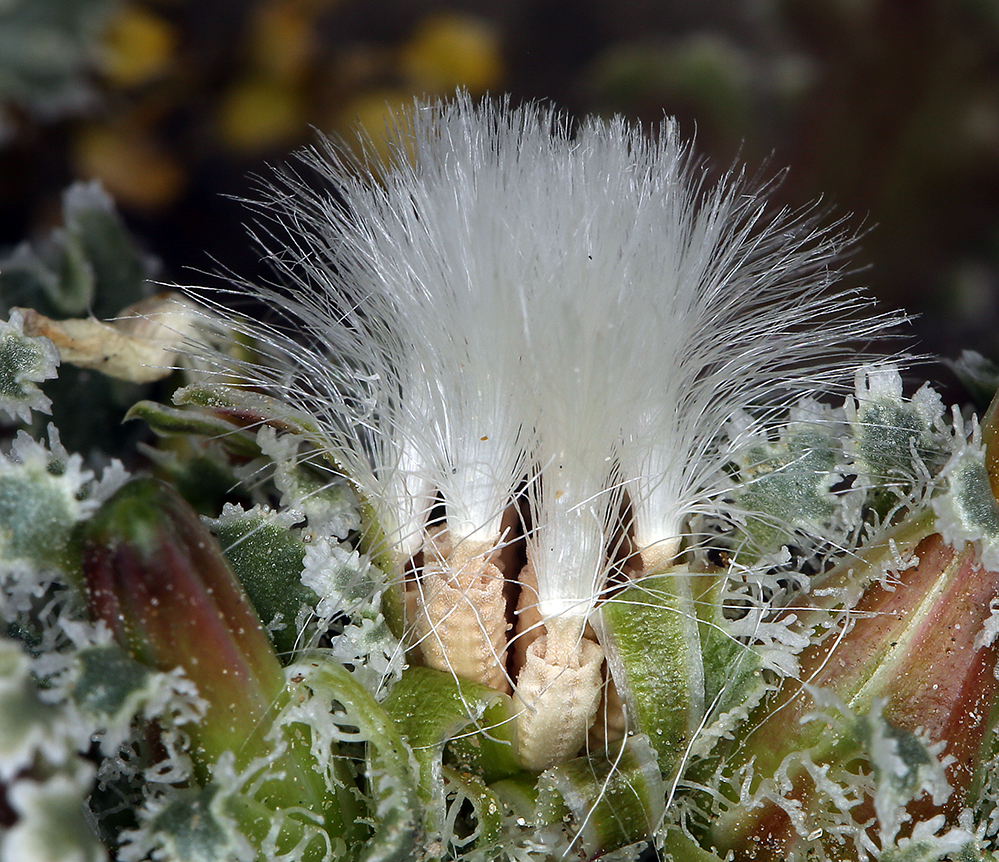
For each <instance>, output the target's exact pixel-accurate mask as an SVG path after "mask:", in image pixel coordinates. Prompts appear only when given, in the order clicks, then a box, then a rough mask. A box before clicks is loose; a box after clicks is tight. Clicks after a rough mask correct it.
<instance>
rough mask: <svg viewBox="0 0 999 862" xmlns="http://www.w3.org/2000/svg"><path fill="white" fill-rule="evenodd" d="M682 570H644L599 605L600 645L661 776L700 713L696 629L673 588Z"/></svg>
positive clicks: (678, 755) (679, 753)
mask: <svg viewBox="0 0 999 862" xmlns="http://www.w3.org/2000/svg"><path fill="white" fill-rule="evenodd" d="M689 578H690V575H689V574H688V573H687V572H685V571H680V570H674V571H672V572H669V573H667V574H662V575H651V576H649V577H645V578H643V579H642V580H641V581H640V582H638V583H636V584H634V585H633V586H630V587H628V588H627V589H626V590H623V591H622V592H620V593H618V594H617V595H616V596H614V597H613V598H612V599H610V600H609V601H607V602H605V603H604V604H603V605H602V606H601V609H600V619H601V623H602V629H603V630H602V632H601V638H600V642H601V644H602V645H603V647H604V650H605V652H606V653H607V662H608V666H609V667H610V668H611V672H612V673H613V677H614V682H615V685H616V686H617V688H618V693H619V694H620V696H621V699H622V701H623V702H624V704H625V705H626V707H627V709H628V715H629V718H632V719H633V720H634V726H635V727H637V728H638V730H639V731H640V732H642V733H644V734H646V735H647V737H648V739H649V742H650V743H651V745H652V747H653V748H654V749H655V751H656V752H657V754H658V757H659V765H660V767H661V768H662V771H663V772H664V773H666V774H667V775H670V774H672V773H673V772H674V771H675V770H676V768H677V765H678V764H679V761H680V759H681V757H682V756H683V753H684V751H685V750H686V748H687V745H688V743H689V741H690V738H691V734H692V732H693V729H694V728H695V727H696V723H697V722H698V721H699V720H700V717H701V711H702V710H703V703H704V701H703V679H704V674H703V669H702V665H701V652H700V644H699V643H697V642H696V639H697V637H698V636H697V629H696V626H694V627H693V639H694V640H695V642H693V643H692V642H691V639H692V626H691V625H690V624H689V623H690V622H691V621H690V620H687V619H686V618H685V615H686V614H689V613H690V610H689V602H687V601H684V599H683V597H682V596H680V595H679V591H680V590H681V589H683V588H684V586H683V583H682V579H689Z"/></svg>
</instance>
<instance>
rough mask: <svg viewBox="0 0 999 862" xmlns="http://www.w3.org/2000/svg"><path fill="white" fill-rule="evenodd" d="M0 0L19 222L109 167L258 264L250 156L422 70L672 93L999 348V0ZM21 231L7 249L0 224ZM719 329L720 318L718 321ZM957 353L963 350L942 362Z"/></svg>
mask: <svg viewBox="0 0 999 862" xmlns="http://www.w3.org/2000/svg"><path fill="white" fill-rule="evenodd" d="M3 5H4V8H3V9H2V10H0V98H2V104H3V106H4V107H3V112H2V114H0V246H2V247H9V246H11V245H13V244H14V243H16V242H18V241H20V240H22V239H26V238H29V237H37V236H40V235H42V234H44V233H45V232H46V231H47V230H49V229H50V228H51V227H52V225H53V224H55V223H57V222H58V220H59V218H60V212H59V200H60V192H61V190H62V189H63V188H64V187H65V186H67V185H68V184H69V183H70V182H72V181H73V180H74V179H76V178H94V177H96V178H99V179H100V180H101V181H102V182H103V184H104V186H105V187H106V188H107V189H108V190H109V191H110V192H111V193H112V194H113V196H114V197H115V199H116V201H117V203H118V206H119V208H120V209H121V211H122V213H123V214H124V216H125V218H126V220H127V222H128V224H129V226H130V227H131V228H132V229H133V230H134V231H135V232H136V233H137V235H138V236H140V237H141V238H142V242H143V243H144V244H145V246H146V248H147V250H148V251H149V252H151V253H152V254H155V255H156V256H158V257H159V258H160V259H161V261H162V269H161V277H162V278H163V279H165V280H169V281H180V282H192V281H197V280H198V279H199V278H200V277H199V276H198V275H197V274H195V273H192V272H191V271H190V270H189V269H188V268H192V267H193V268H195V269H216V268H217V266H216V264H214V263H213V262H212V260H213V259H215V260H217V261H219V262H220V263H221V264H224V265H225V266H227V267H230V268H232V269H234V270H236V271H237V272H240V273H242V274H246V275H250V276H252V275H253V273H254V269H255V267H256V266H257V263H256V260H255V252H254V251H253V249H252V247H251V246H250V245H249V243H248V242H247V241H246V238H245V233H244V230H243V222H244V221H245V220H246V215H245V212H244V210H243V208H242V206H241V205H240V204H239V203H238V202H236V201H234V200H232V199H231V198H230V197H228V196H232V195H235V196H239V195H246V194H251V193H252V188H253V186H252V182H251V180H250V179H248V177H249V176H250V175H252V174H260V173H265V172H266V168H265V166H266V165H267V164H268V163H270V164H274V163H278V162H281V161H282V160H284V159H285V157H286V156H287V155H288V154H289V153H290V152H291V151H293V150H294V149H295V148H297V147H299V146H301V145H303V144H305V143H308V142H309V141H310V139H312V138H313V136H314V134H315V132H314V131H313V129H319V130H322V131H327V132H339V133H347V132H348V131H349V129H350V128H351V126H352V124H354V123H355V122H357V121H360V122H361V123H362V124H363V125H364V126H366V127H367V128H368V130H369V132H370V133H371V134H372V135H374V136H376V137H377V136H378V134H379V129H380V128H381V127H382V123H383V115H384V110H385V106H386V105H392V106H397V105H399V104H403V103H407V102H409V101H410V100H411V99H412V97H413V95H414V94H424V93H426V94H441V95H446V94H448V93H451V92H453V91H454V88H455V87H456V86H464V87H467V88H468V89H469V90H471V91H472V92H473V93H484V92H486V91H489V92H494V93H499V92H508V93H510V94H511V95H512V98H513V99H514V101H520V100H523V99H534V98H545V99H550V100H552V101H553V102H554V103H555V104H556V105H558V106H560V107H562V108H564V109H565V110H567V111H569V112H571V113H573V114H577V115H580V114H583V113H588V112H597V113H600V114H603V115H612V114H615V113H620V114H623V115H625V116H627V117H631V118H636V119H640V120H642V121H644V122H647V123H651V122H656V121H658V120H659V119H660V118H661V117H662V116H663V115H664V114H671V115H675V116H676V117H677V118H678V119H679V121H680V124H681V128H682V130H683V131H684V133H685V134H687V135H694V134H695V133H696V137H697V148H698V150H699V151H700V152H702V153H704V154H706V155H708V156H709V157H710V158H711V159H712V160H713V161H714V162H716V163H717V164H719V165H720V166H721V167H726V166H728V165H729V164H730V163H731V162H732V161H733V160H734V159H735V158H736V157H738V158H739V159H741V160H743V161H745V162H746V163H747V164H748V165H749V166H750V169H751V170H753V171H755V170H758V169H759V168H761V166H766V167H765V170H766V171H768V172H770V173H774V172H776V171H777V170H778V169H780V168H783V167H788V168H789V169H790V170H789V172H788V174H787V177H786V179H785V181H784V182H783V184H782V185H781V187H780V189H779V191H778V193H777V194H778V197H779V200H780V201H781V202H783V203H786V204H788V205H790V206H792V207H797V206H802V205H804V204H807V203H809V202H811V201H813V200H815V199H816V198H820V197H821V198H822V200H823V201H824V203H826V204H828V205H830V206H831V207H832V208H833V211H834V212H835V213H837V214H840V215H848V216H849V218H850V220H851V223H852V224H854V225H855V226H856V227H858V229H862V230H864V231H865V235H864V237H863V240H862V243H861V246H860V249H859V251H858V252H857V253H856V255H855V257H854V262H855V263H856V264H857V265H858V267H860V268H862V271H861V272H860V273H859V274H858V275H857V276H856V278H857V280H858V281H860V282H863V283H865V284H867V285H868V286H869V287H870V288H871V289H872V290H873V291H874V292H875V293H876V294H877V295H878V296H879V297H880V298H881V299H882V300H883V302H884V303H886V304H887V305H889V306H891V307H904V308H906V309H908V310H909V311H912V312H915V313H917V314H919V315H921V317H920V318H919V320H918V321H917V322H916V323H915V331H916V334H917V335H918V338H919V341H920V349H922V350H925V351H928V352H933V353H941V354H944V355H956V354H957V353H959V352H960V351H961V350H962V349H963V348H973V349H976V350H978V351H980V352H982V353H984V354H986V355H987V356H989V357H991V358H992V359H995V360H999V339H997V337H996V327H997V322H999V2H996V0H659V2H652V0H615V2H597V0H504V2H492V0H477V2H476V0H469V2H463V3H461V2H453V3H438V2H418V0H124V2H108V0H13V2H9V3H6V4H3ZM0 250H2V249H0ZM707 335H708V334H706V336H707ZM940 374H941V375H943V372H940Z"/></svg>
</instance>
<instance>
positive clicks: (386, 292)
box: [251, 94, 897, 768]
mask: <svg viewBox="0 0 999 862" xmlns="http://www.w3.org/2000/svg"><path fill="white" fill-rule="evenodd" d="M373 152H374V150H373V149H369V150H368V152H367V153H366V158H367V161H365V157H364V156H362V157H361V158H357V157H353V156H351V155H349V154H348V153H347V151H346V150H345V149H344V148H341V147H340V146H339V145H337V144H333V143H329V142H325V143H324V144H323V145H321V146H320V147H319V148H317V149H316V150H314V151H311V152H309V153H307V154H306V156H305V158H304V161H305V163H306V164H307V165H308V166H309V167H310V168H312V169H313V170H314V171H316V172H317V173H318V175H319V176H320V177H321V178H322V179H324V180H325V181H326V182H327V183H328V186H327V187H326V188H317V187H315V186H314V185H313V184H312V183H311V182H308V181H306V180H303V179H300V178H299V177H298V176H296V175H293V174H290V173H288V174H286V175H284V176H283V177H282V178H281V179H280V180H279V181H278V182H277V184H276V185H275V186H274V187H272V188H271V189H270V193H269V195H268V198H267V200H266V201H265V203H264V204H263V205H262V207H261V211H262V212H263V213H265V214H267V215H268V216H270V217H272V218H273V219H274V225H275V226H274V227H273V228H272V229H271V230H270V231H269V234H268V236H265V237H263V240H262V241H263V243H264V245H265V247H267V250H268V253H269V256H270V257H271V258H272V261H273V263H274V265H275V267H276V269H277V271H278V272H279V274H280V279H279V283H277V284H275V285H272V286H270V287H259V286H257V287H254V288H253V290H254V292H255V293H256V295H257V296H258V297H262V298H263V299H265V300H266V301H267V302H268V303H269V304H270V305H271V306H272V307H273V308H274V309H275V310H276V311H277V312H278V313H279V314H281V315H282V316H283V317H284V318H285V322H284V323H275V324H271V325H268V326H264V325H262V324H253V325H252V326H251V331H252V332H253V334H255V335H256V336H257V337H258V340H259V342H260V343H261V344H262V345H263V349H264V350H265V352H269V353H271V354H272V355H273V357H275V359H276V360H277V361H276V362H275V363H274V365H273V366H271V367H268V368H260V369H257V370H256V371H255V377H256V379H255V381H254V382H255V383H256V384H257V385H269V386H270V387H271V389H272V390H276V391H277V393H278V394H279V395H280V397H282V398H283V399H284V400H285V401H286V402H287V403H289V404H290V405H291V406H292V407H294V408H295V409H297V410H300V411H304V412H305V413H307V414H310V415H311V417H312V419H313V421H314V422H315V423H316V424H317V425H318V427H319V428H320V429H321V433H322V435H323V437H324V439H325V440H326V441H327V444H328V446H329V449H330V451H331V452H332V453H333V455H334V457H335V458H336V460H337V461H338V462H339V463H340V464H341V465H342V468H343V470H344V472H345V473H346V474H347V475H348V476H349V477H350V478H351V479H352V480H353V481H354V482H355V483H356V485H357V486H358V487H359V488H360V489H361V490H362V491H363V493H364V494H365V495H366V497H367V499H368V500H369V501H370V503H371V504H372V506H373V507H374V509H375V512H376V515H377V517H378V519H379V521H380V523H381V525H382V528H383V531H384V534H385V536H386V540H387V542H388V543H389V544H390V545H391V547H392V549H393V551H394V553H395V555H396V558H397V560H398V562H399V569H398V573H399V574H400V575H401V573H402V571H403V567H404V565H405V564H406V563H407V561H409V560H410V559H411V558H413V557H414V556H417V557H418V556H419V555H421V554H422V560H423V563H424V565H425V567H426V571H425V572H424V574H423V575H420V574H418V575H417V577H416V579H415V584H414V585H413V591H414V592H415V593H416V598H415V601H416V603H417V605H418V606H419V610H418V611H417V612H416V616H417V617H418V619H417V621H416V623H414V625H415V627H416V630H417V632H418V633H419V637H420V638H422V639H423V643H424V645H425V648H424V653H425V656H426V657H427V658H426V660H427V661H428V663H430V664H433V665H434V666H437V667H440V668H442V669H445V670H448V669H450V670H452V671H453V672H456V673H459V674H461V675H470V676H472V677H475V678H478V679H479V680H480V681H484V682H487V684H490V685H494V686H496V687H499V688H504V687H505V686H507V685H508V684H509V683H511V682H512V683H513V684H514V686H515V691H516V692H517V694H518V696H519V698H520V703H521V706H522V709H523V714H524V716H525V718H524V721H523V726H522V728H521V731H522V737H523V738H522V740H521V745H522V748H523V752H522V756H523V759H524V762H525V763H526V764H527V765H528V766H530V767H532V768H543V767H545V766H546V765H549V764H550V763H552V762H556V761H557V760H558V759H559V758H564V757H568V756H572V755H573V754H574V753H575V752H576V751H577V750H578V748H579V747H580V745H581V744H582V743H583V741H584V740H585V737H586V730H587V727H588V726H589V723H590V722H592V720H593V714H594V712H595V710H596V707H597V701H598V699H599V695H600V686H601V666H602V661H603V653H602V651H601V648H600V646H599V644H598V643H596V642H595V641H594V639H593V635H592V632H590V631H589V630H588V629H587V622H588V621H589V619H590V616H591V612H592V611H593V609H594V607H595V606H596V604H597V603H598V601H599V600H600V597H601V595H602V592H603V590H604V588H605V586H606V582H607V578H608V575H609V573H610V571H611V569H612V567H613V566H614V564H615V560H617V562H618V563H620V558H621V553H620V552H619V550H618V546H619V545H621V543H622V542H627V544H628V547H629V548H630V550H629V551H628V554H632V555H637V556H638V559H639V560H640V564H639V565H638V566H637V569H638V573H639V575H640V574H641V573H642V572H650V573H651V572H658V571H663V570H665V569H667V568H669V566H670V565H672V563H673V560H674V558H675V556H676V554H677V552H678V550H679V549H680V547H681V542H682V540H683V531H684V524H685V520H686V519H687V518H688V517H689V515H690V514H691V513H692V512H696V511H701V510H704V509H709V508H710V507H711V506H712V505H718V504H717V502H716V501H717V500H718V499H719V498H720V497H721V495H722V493H723V490H724V488H725V481H724V476H725V474H724V467H725V465H726V462H727V461H729V460H730V459H731V457H732V455H733V450H734V449H735V448H737V447H738V445H739V441H738V440H731V439H729V438H726V437H724V436H723V434H722V429H723V428H724V427H725V426H726V423H727V422H728V420H729V419H730V418H731V417H732V416H733V415H734V414H735V413H736V412H737V411H740V410H748V411H750V412H756V413H757V414H762V413H766V412H767V411H777V410H778V409H780V408H782V407H786V406H788V405H789V404H791V403H793V401H794V400H795V399H797V398H799V397H801V396H802V395H806V394H811V393H815V392H821V391H823V390H825V389H826V388H827V387H828V386H829V385H831V384H833V383H835V381H836V380H837V379H839V377H840V376H841V375H842V369H843V367H844V365H845V364H846V360H847V359H848V358H849V356H850V354H851V352H852V349H853V346H854V345H855V344H857V343H858V342H863V341H864V340H866V339H868V338H870V337H872V336H874V335H876V334H878V333H879V332H881V331H882V330H884V329H885V328H886V326H888V325H890V324H892V323H895V322H897V319H895V318H892V317H890V316H870V315H869V316H867V317H866V318H862V319H860V321H859V322H858V318H859V317H860V316H859V315H857V314H856V313H855V312H858V311H862V310H863V309H865V308H866V307H867V305H868V301H867V300H866V299H864V297H863V296H862V295H859V294H857V293H854V292H849V291H840V292H838V293H837V292H835V291H831V290H829V289H828V288H829V285H830V283H831V282H832V281H833V280H834V278H835V276H836V274H837V272H836V270H837V268H838V263H837V261H838V259H839V257H840V255H841V251H842V245H843V244H844V243H845V242H847V238H845V237H844V236H843V234H842V232H841V231H840V229H839V227H838V226H835V225H834V226H832V227H828V228H823V227H819V226H818V225H817V224H816V222H815V219H814V218H813V215H814V214H813V213H811V212H803V213H795V212H788V211H778V212H771V208H770V207H769V206H768V204H767V201H766V195H765V193H766V191H767V189H766V188H765V187H761V186H759V185H754V184H752V183H750V182H748V181H747V180H746V179H745V178H744V177H743V176H742V174H740V173H739V172H729V173H727V174H725V175H723V176H722V177H721V179H720V180H716V181H711V180H709V178H708V177H709V172H708V171H707V169H706V168H705V167H704V166H703V165H702V164H700V163H698V162H697V161H695V160H693V159H692V158H691V157H690V154H689V150H688V147H687V146H686V145H685V144H684V143H682V142H681V141H680V140H679V138H678V134H677V130H676V127H675V125H674V124H673V123H672V122H669V121H666V122H664V123H663V124H662V125H660V126H659V127H658V128H656V129H654V130H652V131H651V133H649V132H648V131H647V130H643V129H641V128H639V127H637V126H634V125H629V124H628V123H626V122H624V121H623V120H619V119H616V120H611V121H604V120H599V119H591V120H587V121H584V122H582V123H581V124H579V125H574V124H573V123H571V122H570V121H569V120H568V119H567V118H566V117H564V116H562V115H560V114H558V113H556V112H554V111H553V110H551V109H549V108H546V107H542V106H539V105H534V104H531V105H527V106H525V107H521V108H516V109H514V108H511V107H510V106H509V105H508V103H506V102H491V101H486V102H484V103H482V104H474V103H473V102H472V100H471V99H470V98H469V97H468V96H466V95H462V94H459V95H458V97H457V98H456V99H454V100H452V101H449V102H435V103H431V104H419V103H418V104H417V105H416V106H415V107H414V109H413V110H412V111H411V112H410V113H407V114H405V115H404V116H400V117H398V118H396V120H395V124H394V126H393V128H392V129H391V130H390V134H389V155H388V157H387V158H385V159H380V158H378V157H377V156H374V155H373ZM285 324H287V325H285ZM437 506H440V509H439V510H438V511H439V512H441V515H440V517H435V518H431V512H432V511H433V510H434V509H435V508H436V507H437ZM511 513H514V514H515V515H516V516H517V517H514V518H513V519H511V517H510V516H511ZM625 513H627V518H625ZM518 520H519V521H520V523H521V525H522V526H521V527H520V528H517V527H514V528H513V529H515V530H516V529H523V531H524V541H523V542H522V543H521V546H522V547H523V548H524V551H526V561H527V563H526V569H525V573H524V574H522V573H520V572H519V571H516V570H511V569H510V566H511V565H512V564H511V563H510V561H509V560H506V561H503V560H501V559H500V556H501V555H500V551H501V550H502V549H503V546H504V545H507V544H509V543H510V542H511V541H513V539H512V538H511V535H512V534H511V526H510V525H511V523H513V524H516V523H517V521H518ZM626 521H627V522H626ZM622 537H627V538H626V539H623V538H622ZM523 560H524V552H523V551H522V555H521V557H520V561H519V562H518V563H517V564H516V565H518V566H519V565H520V564H522V563H523ZM411 580H412V579H411ZM507 583H519V584H520V585H521V586H520V590H521V599H520V605H519V607H520V610H519V611H518V612H517V614H516V615H514V614H513V613H512V611H511V610H510V609H509V608H508V605H507V601H508V598H509V593H510V591H509V590H507V591H506V592H505V593H504V589H505V584H507ZM471 591H479V592H475V593H474V595H475V598H474V600H473V599H472V598H469V596H471V595H473V593H472V592H471ZM442 596H443V598H442ZM525 597H526V599H525ZM510 601H512V602H514V603H516V598H515V597H514V598H513V599H510ZM493 604H495V605H496V607H492V605H493ZM514 617H516V619H514ZM461 620H464V622H461V624H460V625H459V624H458V622H459V621H461ZM511 626H514V627H515V628H516V632H515V634H514V635H513V640H515V641H516V640H522V641H523V643H522V644H521V646H523V647H525V648H526V649H522V650H520V651H519V652H518V653H517V655H518V656H519V657H518V658H516V659H513V658H512V656H513V655H514V652H513V651H511V652H510V653H509V654H508V653H507V652H506V649H507V646H508V645H509V643H510V642H511V638H510V635H509V634H508V630H509V628H510V627H511ZM461 632H465V633H466V634H465V635H464V636H462V635H461ZM462 637H464V640H462V641H461V642H454V639H455V638H462ZM432 644H435V645H432ZM468 652H474V653H476V654H477V655H476V656H475V660H474V661H471V660H466V658H467V657H466V655H465V654H466V653H468ZM477 668H478V669H477Z"/></svg>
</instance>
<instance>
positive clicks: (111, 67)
mask: <svg viewBox="0 0 999 862" xmlns="http://www.w3.org/2000/svg"><path fill="white" fill-rule="evenodd" d="M176 47H177V37H176V33H175V32H174V29H173V27H172V26H171V25H170V23H169V22H167V21H165V20H164V19H163V18H161V17H160V16H159V15H156V14H155V13H153V12H150V11H149V10H148V9H145V8H143V7H141V6H132V5H129V6H126V7H125V8H124V9H123V10H122V11H121V13H120V14H119V15H117V16H116V17H115V18H114V20H113V21H112V22H111V24H110V26H109V28H108V30H107V32H106V33H105V36H104V43H103V56H102V67H103V69H104V74H105V75H106V76H107V78H108V80H109V81H111V83H113V84H117V85H119V86H122V87H131V86H134V85H136V84H142V83H144V82H146V81H148V80H149V79H150V78H154V77H155V76H157V75H158V74H160V73H162V72H163V71H164V70H165V69H166V67H167V66H168V65H169V64H170V62H171V60H172V59H173V56H174V52H175V50H176Z"/></svg>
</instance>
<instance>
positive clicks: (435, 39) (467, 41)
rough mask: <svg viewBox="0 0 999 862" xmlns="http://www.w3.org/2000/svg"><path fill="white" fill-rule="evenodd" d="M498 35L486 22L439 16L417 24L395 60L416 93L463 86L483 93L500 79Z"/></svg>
mask: <svg viewBox="0 0 999 862" xmlns="http://www.w3.org/2000/svg"><path fill="white" fill-rule="evenodd" d="M500 42H501V40H500V34H499V31H498V30H497V28H496V27H495V26H494V25H493V24H491V23H490V22H488V21H486V20H484V19H481V18H475V17H472V16H469V15H456V14H453V13H446V12H445V13H441V14H436V15H429V16H427V17H426V18H424V19H423V21H421V22H420V24H419V25H418V26H417V28H416V30H415V31H414V33H413V35H412V37H411V38H410V40H409V42H408V43H406V44H405V45H404V46H403V48H402V53H401V56H400V58H399V62H400V66H401V71H402V73H403V74H404V76H405V77H406V79H407V82H408V83H409V85H410V86H411V87H412V89H413V91H414V92H416V93H424V94H428V95H429V94H433V93H445V92H450V91H453V90H454V89H456V88H457V87H463V88H465V89H467V90H468V91H469V92H471V93H473V94H475V93H484V92H485V91H486V90H490V89H495V88H496V87H498V86H499V85H500V83H501V81H502V79H503V59H502V56H501V48H502V46H501V44H500Z"/></svg>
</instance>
